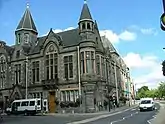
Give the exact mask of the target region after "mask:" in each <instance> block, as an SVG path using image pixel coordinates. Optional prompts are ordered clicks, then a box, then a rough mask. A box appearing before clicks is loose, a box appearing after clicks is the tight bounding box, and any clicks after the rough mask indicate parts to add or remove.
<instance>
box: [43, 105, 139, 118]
mask: <svg viewBox="0 0 165 124" xmlns="http://www.w3.org/2000/svg"><path fill="white" fill-rule="evenodd" d="M136 106H137V105H136V104H135V105H132V106H128V105H127V106H123V107H120V108H116V109H115V110H114V109H111V111H110V112H109V111H100V112H96V113H65V114H61V113H46V114H44V115H51V116H97V115H98V116H99V115H106V114H110V113H115V112H118V111H123V110H125V109H128V108H134V107H136Z"/></svg>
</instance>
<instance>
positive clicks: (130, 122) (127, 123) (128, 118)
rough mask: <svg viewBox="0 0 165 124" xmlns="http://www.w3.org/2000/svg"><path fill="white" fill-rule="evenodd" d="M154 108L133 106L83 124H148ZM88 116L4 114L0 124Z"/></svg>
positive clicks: (52, 123) (62, 123)
mask: <svg viewBox="0 0 165 124" xmlns="http://www.w3.org/2000/svg"><path fill="white" fill-rule="evenodd" d="M156 108H157V110H155V111H148V112H139V110H138V108H134V109H130V110H128V111H125V112H121V113H119V114H116V115H111V116H109V117H106V118H103V119H98V120H96V121H92V122H88V123H85V124H150V123H149V120H150V119H152V118H153V116H155V114H156V113H157V111H158V110H159V108H160V106H159V105H158V104H156ZM89 118H96V116H89V115H88V116H76V115H75V116H21V115H20V116H4V118H3V121H2V122H0V124H47V123H48V124H67V123H70V124H72V122H77V121H84V120H86V119H89ZM73 124H74V123H73ZM77 124H78V123H77Z"/></svg>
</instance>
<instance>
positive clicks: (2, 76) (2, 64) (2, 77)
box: [0, 56, 6, 88]
mask: <svg viewBox="0 0 165 124" xmlns="http://www.w3.org/2000/svg"><path fill="white" fill-rule="evenodd" d="M5 81H6V59H5V57H4V56H1V57H0V88H4V84H5Z"/></svg>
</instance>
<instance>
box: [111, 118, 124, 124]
mask: <svg viewBox="0 0 165 124" xmlns="http://www.w3.org/2000/svg"><path fill="white" fill-rule="evenodd" d="M120 121H123V119H120V120H116V121H112V122H111V123H110V124H114V123H117V122H120Z"/></svg>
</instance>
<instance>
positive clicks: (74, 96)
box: [0, 3, 127, 112]
mask: <svg viewBox="0 0 165 124" xmlns="http://www.w3.org/2000/svg"><path fill="white" fill-rule="evenodd" d="M77 24H78V25H77V28H75V29H72V30H68V31H64V32H60V33H54V32H53V30H52V29H50V31H49V33H48V34H47V35H45V36H41V37H40V36H38V30H37V27H36V26H35V22H34V21H33V18H32V15H31V12H30V9H29V7H27V8H26V10H25V13H24V15H23V17H22V19H21V20H20V22H19V24H18V26H17V28H16V30H15V45H13V46H9V45H7V44H6V42H4V41H0V99H1V105H3V107H4V108H5V107H6V106H7V105H8V104H9V103H11V102H12V101H13V100H14V99H23V98H43V99H47V100H48V104H49V112H55V111H56V109H57V106H60V104H58V103H64V102H77V101H78V100H80V104H81V109H82V111H83V112H91V111H96V110H97V107H98V106H99V105H103V103H104V101H105V100H106V99H107V98H106V95H107V94H108V95H116V94H117V95H118V98H119V97H120V95H121V94H122V93H123V90H124V86H125V82H124V80H125V79H124V78H125V76H126V73H127V70H126V69H127V67H126V65H125V63H124V61H123V60H122V58H121V57H120V55H119V54H118V52H117V51H116V50H115V48H114V47H113V46H112V44H111V43H110V41H107V39H106V37H101V36H100V34H99V28H98V25H97V22H96V21H95V20H93V18H92V16H91V13H90V11H89V8H88V5H87V4H86V3H84V5H83V8H82V11H81V15H80V18H79V20H78V22H77ZM52 26H53V25H52ZM103 43H104V44H103ZM107 43H108V45H107ZM26 89H27V90H26ZM58 108H60V107H58Z"/></svg>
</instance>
